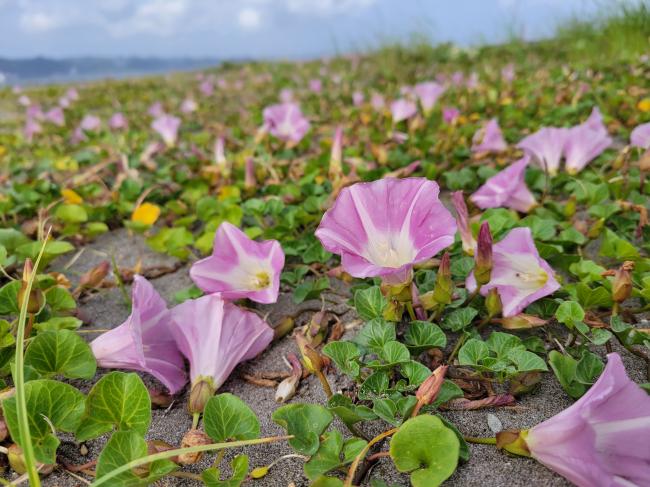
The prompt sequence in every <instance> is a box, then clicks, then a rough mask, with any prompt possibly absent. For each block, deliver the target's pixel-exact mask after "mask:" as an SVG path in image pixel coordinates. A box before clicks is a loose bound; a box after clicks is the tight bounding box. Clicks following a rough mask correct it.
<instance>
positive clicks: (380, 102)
mask: <svg viewBox="0 0 650 487" xmlns="http://www.w3.org/2000/svg"><path fill="white" fill-rule="evenodd" d="M370 105H372V108H374V109H375V110H376V111H378V112H379V111H381V110H383V109H384V107H385V106H386V101H385V100H384V97H383V96H381V95H380V94H379V93H373V94H372V96H371V97H370Z"/></svg>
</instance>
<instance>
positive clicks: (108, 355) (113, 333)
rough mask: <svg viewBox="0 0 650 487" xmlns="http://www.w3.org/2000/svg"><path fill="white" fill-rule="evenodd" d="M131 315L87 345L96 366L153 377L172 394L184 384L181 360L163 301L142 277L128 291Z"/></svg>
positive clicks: (170, 320)
mask: <svg viewBox="0 0 650 487" xmlns="http://www.w3.org/2000/svg"><path fill="white" fill-rule="evenodd" d="M131 296H132V299H133V305H132V311H131V315H130V316H129V317H128V318H127V319H126V321H125V322H124V323H122V324H121V325H120V326H118V327H117V328H113V329H112V330H110V331H108V332H106V333H104V334H102V335H100V336H99V337H97V338H95V340H93V341H92V342H91V344H90V347H91V348H92V351H93V354H94V355H95V357H96V358H97V364H98V365H99V366H100V367H105V368H110V369H128V370H139V371H141V372H146V373H148V374H151V375H153V376H154V377H156V378H157V379H158V380H159V381H160V382H162V383H163V384H165V386H167V388H168V389H169V391H170V392H171V393H172V394H175V393H176V392H178V391H179V390H180V389H182V388H183V386H184V385H185V383H186V382H187V376H186V375H185V370H184V366H183V365H184V364H183V357H182V355H181V354H180V352H179V350H178V347H177V346H176V342H175V341H174V337H173V336H172V334H171V323H172V319H171V315H170V313H169V311H168V310H167V305H166V304H165V301H164V300H163V299H162V298H161V297H160V295H159V294H158V293H157V292H156V290H155V289H154V288H153V286H152V285H151V283H150V282H149V281H147V280H146V279H145V278H144V277H142V276H138V275H136V276H135V278H134V281H133V287H132V289H131Z"/></svg>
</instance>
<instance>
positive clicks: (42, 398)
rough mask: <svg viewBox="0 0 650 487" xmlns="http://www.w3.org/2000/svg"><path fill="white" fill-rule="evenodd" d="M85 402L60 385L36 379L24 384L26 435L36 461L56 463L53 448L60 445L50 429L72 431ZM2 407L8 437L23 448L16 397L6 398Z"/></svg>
mask: <svg viewBox="0 0 650 487" xmlns="http://www.w3.org/2000/svg"><path fill="white" fill-rule="evenodd" d="M85 399H86V398H85V396H84V395H83V394H82V393H81V392H79V391H78V390H77V389H75V388H74V387H72V386H71V385H68V384H64V383H63V382H57V381H55V380H50V379H39V380H32V381H29V382H27V383H26V384H25V400H26V402H27V412H28V419H29V433H30V436H31V442H32V445H33V446H34V454H35V456H36V460H38V461H39V462H41V463H46V464H52V463H55V462H56V449H57V448H58V446H59V443H60V442H59V439H58V438H57V437H56V433H55V432H53V431H52V427H54V428H56V429H57V430H59V431H65V432H68V433H71V432H74V431H75V430H76V429H77V427H78V426H79V422H80V421H81V416H82V415H83V412H84V402H85ZM2 408H3V410H4V416H5V420H6V422H7V426H8V427H9V433H10V434H11V437H12V438H13V440H14V441H15V442H16V443H18V445H20V446H22V445H23V438H22V437H21V435H20V432H19V428H18V415H17V411H16V398H15V396H14V397H10V398H9V399H5V400H4V401H3V403H2Z"/></svg>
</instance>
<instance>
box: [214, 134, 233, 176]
mask: <svg viewBox="0 0 650 487" xmlns="http://www.w3.org/2000/svg"><path fill="white" fill-rule="evenodd" d="M214 162H215V164H216V165H217V168H218V170H219V177H221V178H222V179H224V180H228V179H229V178H230V173H231V168H230V164H228V160H227V159H226V151H225V144H224V140H223V137H219V138H218V139H217V141H216V142H215V143H214Z"/></svg>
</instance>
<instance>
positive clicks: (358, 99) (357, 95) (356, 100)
mask: <svg viewBox="0 0 650 487" xmlns="http://www.w3.org/2000/svg"><path fill="white" fill-rule="evenodd" d="M363 100H365V96H364V95H363V93H362V92H360V91H355V92H354V93H352V104H353V105H354V106H355V107H358V106H361V105H362V104H363Z"/></svg>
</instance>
